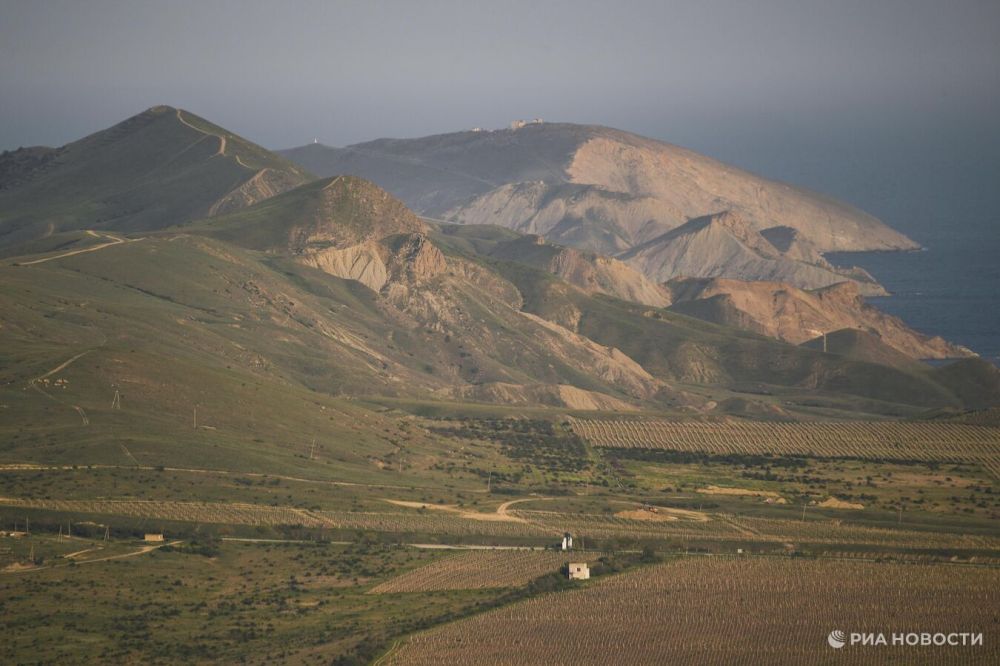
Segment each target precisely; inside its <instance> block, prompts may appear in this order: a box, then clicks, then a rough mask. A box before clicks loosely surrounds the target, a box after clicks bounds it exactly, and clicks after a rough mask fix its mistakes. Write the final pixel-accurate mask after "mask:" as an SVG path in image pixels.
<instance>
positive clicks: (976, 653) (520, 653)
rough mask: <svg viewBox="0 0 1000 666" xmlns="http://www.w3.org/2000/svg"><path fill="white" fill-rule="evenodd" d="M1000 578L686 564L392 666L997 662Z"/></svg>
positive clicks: (597, 587) (433, 647)
mask: <svg viewBox="0 0 1000 666" xmlns="http://www.w3.org/2000/svg"><path fill="white" fill-rule="evenodd" d="M998 590H1000V572H998V571H997V570H996V569H978V568H962V567H954V566H948V565H912V564H911V565H901V564H885V563H855V562H831V561H808V560H788V559H784V560H778V559H714V558H713V559H707V558H690V559H680V560H676V561H672V562H668V563H664V564H660V565H655V566H653V567H649V568H639V569H633V570H630V571H628V572H626V573H624V574H622V575H619V576H615V577H611V578H607V579H602V580H597V581H592V582H591V583H590V584H588V585H587V586H585V587H583V588H582V589H579V590H574V591H570V592H566V593H562V594H549V595H544V596H541V597H536V598H534V599H531V600H529V601H525V602H522V603H519V604H515V605H512V606H507V607H504V608H501V609H498V610H495V611H491V612H488V613H485V614H482V615H478V616H475V617H473V618H470V619H467V620H464V621H460V622H457V623H453V624H450V625H446V626H444V627H441V628H439V629H434V630H430V631H427V632H423V633H420V634H417V635H415V636H413V637H412V638H411V639H410V640H409V641H407V642H406V643H404V644H402V645H401V646H400V647H399V648H398V649H397V650H396V651H394V652H393V653H392V654H391V655H390V657H389V659H388V663H392V664H438V663H461V664H500V663H503V664H541V663H578V664H604V663H607V655H611V654H613V655H615V660H616V661H618V662H619V663H630V664H659V663H681V664H684V663H699V664H701V663H709V664H731V663H827V662H830V661H831V660H836V661H837V662H838V663H840V662H843V661H847V662H850V663H872V662H880V663H881V662H907V663H915V662H922V663H931V662H933V663H939V664H944V663H991V662H993V663H995V661H996V660H997V659H998V658H1000V650H998V647H997V644H996V642H995V640H991V639H992V638H993V637H992V635H991V632H992V631H994V629H995V626H996V623H997V622H998V620H1000V615H998V613H1000V611H998V610H997V609H1000V592H998ZM834 629H840V630H842V631H846V632H885V633H886V634H889V633H890V632H893V631H897V632H900V631H928V632H945V633H947V632H982V633H984V634H985V642H984V644H983V645H982V646H976V647H907V648H905V649H900V648H895V649H894V648H892V647H862V646H847V647H845V648H844V649H843V650H841V651H839V652H838V651H834V649H832V648H831V647H830V646H828V645H827V634H828V633H829V632H830V631H832V630H834Z"/></svg>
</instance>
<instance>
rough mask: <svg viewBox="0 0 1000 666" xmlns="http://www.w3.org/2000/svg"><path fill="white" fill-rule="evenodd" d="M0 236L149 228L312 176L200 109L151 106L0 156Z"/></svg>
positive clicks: (7, 239) (217, 210) (213, 211)
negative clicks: (72, 137) (50, 144)
mask: <svg viewBox="0 0 1000 666" xmlns="http://www.w3.org/2000/svg"><path fill="white" fill-rule="evenodd" d="M0 178H2V180H0V245H5V246H15V245H17V244H19V243H25V242H28V241H31V240H34V239H36V238H39V237H42V236H46V235H51V234H53V233H58V232H63V231H72V230H79V229H114V230H117V231H150V230H155V229H161V228H164V227H167V226H171V225H175V224H178V223H182V222H186V221H190V220H193V219H197V218H201V217H204V216H206V215H218V214H221V213H225V212H227V211H232V210H236V209H239V208H242V207H244V206H248V205H251V204H253V203H256V202H258V201H262V200H264V199H266V198H268V197H271V196H274V195H275V194H278V193H280V192H284V191H286V190H289V189H291V188H293V187H296V186H298V185H301V184H303V183H306V182H308V181H310V180H312V178H313V177H312V176H311V175H310V174H309V173H308V172H307V171H306V170H304V169H302V168H301V167H298V166H296V165H294V164H292V163H290V162H288V161H287V160H285V159H283V158H281V157H278V156H277V155H275V154H273V153H271V152H269V151H267V150H265V149H264V148H261V147H260V146H258V145H256V144H254V143H251V142H250V141H247V140H246V139H244V138H242V137H240V136H238V135H236V134H234V133H232V132H229V131H228V130H225V129H223V128H221V127H218V126H217V125H213V124H212V123H210V122H208V121H207V120H204V119H203V118H199V117H198V116H196V115H194V114H192V113H189V112H187V111H184V110H182V109H177V108H174V107H171V106H154V107H152V108H150V109H147V110H146V111H144V112H142V113H140V114H138V115H135V116H132V117H131V118H128V119H126V120H124V121H122V122H120V123H118V124H117V125H114V126H113V127H110V128H108V129H106V130H102V131H100V132H96V133H94V134H91V135H89V136H87V137H84V138H82V139H80V140H78V141H74V142H73V143H70V144H67V145H65V146H62V147H61V148H35V149H31V151H30V154H29V153H28V152H26V151H15V152H12V153H10V152H8V153H4V154H3V155H2V156H0Z"/></svg>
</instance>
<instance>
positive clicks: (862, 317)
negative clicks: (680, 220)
mask: <svg viewBox="0 0 1000 666" xmlns="http://www.w3.org/2000/svg"><path fill="white" fill-rule="evenodd" d="M667 287H668V288H670V290H671V291H672V293H673V297H674V301H675V303H674V305H673V306H672V309H674V310H676V311H678V312H682V313H684V314H689V315H691V316H695V317H699V318H701V319H706V320H708V321H714V322H715V323H718V324H724V325H728V326H736V327H738V328H745V329H748V330H753V331H755V332H758V333H762V334H764V335H768V336H771V337H775V338H779V339H781V340H785V341H787V342H791V343H793V344H801V343H803V342H806V341H809V340H813V339H815V338H817V337H819V336H821V335H822V334H823V333H833V332H835V331H840V330H843V329H854V330H857V331H861V332H863V333H866V334H870V335H873V336H875V337H876V338H877V339H878V340H879V341H880V343H881V344H884V345H886V346H888V347H890V348H892V349H895V350H896V351H897V352H900V353H901V354H903V355H905V356H907V357H909V358H911V359H921V358H957V357H964V356H974V354H973V353H972V352H971V351H969V350H968V349H965V348H964V347H960V346H958V345H953V344H951V343H949V342H946V341H945V340H943V339H941V338H939V337H929V336H926V335H922V334H921V333H918V332H917V331H914V330H913V329H911V328H909V327H908V326H907V325H906V324H905V323H903V321H902V320H901V319H899V318H898V317H894V316H892V315H888V314H885V313H884V312H881V311H880V310H878V309H877V308H875V307H873V306H871V305H868V304H867V303H865V301H864V298H863V296H862V294H861V291H860V290H859V288H858V286H857V285H856V284H855V283H853V282H841V283H838V284H834V285H831V286H829V287H824V288H821V289H815V290H804V289H798V288H796V287H793V286H792V285H789V284H784V283H778V282H747V281H741V280H726V279H718V278H717V279H707V280H705V279H702V280H698V279H681V280H673V281H671V282H668V283H667Z"/></svg>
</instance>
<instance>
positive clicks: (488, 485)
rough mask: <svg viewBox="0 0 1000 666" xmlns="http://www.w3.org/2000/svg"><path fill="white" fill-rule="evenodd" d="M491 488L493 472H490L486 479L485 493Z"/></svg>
mask: <svg viewBox="0 0 1000 666" xmlns="http://www.w3.org/2000/svg"><path fill="white" fill-rule="evenodd" d="M492 486H493V470H490V475H489V477H488V478H487V479H486V492H490V488H491V487H492Z"/></svg>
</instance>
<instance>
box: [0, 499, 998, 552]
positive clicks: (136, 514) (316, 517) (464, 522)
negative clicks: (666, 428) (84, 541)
mask: <svg viewBox="0 0 1000 666" xmlns="http://www.w3.org/2000/svg"><path fill="white" fill-rule="evenodd" d="M0 506H10V507H24V508H30V509H42V510H47V511H58V512H61V513H70V514H78V515H81V516H85V515H109V516H127V517H130V518H143V519H150V520H172V521H181V522H193V523H213V524H220V525H252V526H281V525H285V526H302V527H308V528H327V529H345V530H365V531H372V532H388V533H394V534H439V535H451V536H470V537H483V538H491V537H496V538H500V537H508V538H536V539H542V538H552V539H553V540H557V537H558V536H560V535H562V533H563V532H567V531H568V532H571V533H572V534H574V535H577V536H578V537H579V538H580V540H581V543H582V545H586V544H587V540H589V539H593V540H595V541H596V540H609V539H617V540H633V541H638V540H644V539H645V540H649V539H653V540H661V541H662V540H668V541H678V542H688V541H699V542H701V541H756V542H763V543H785V542H789V541H791V542H795V543H801V544H832V545H837V544H863V545H870V546H884V547H898V548H989V549H1000V539H998V538H996V537H993V536H970V535H962V534H954V533H948V534H945V533H936V532H921V531H916V530H907V529H885V528H875V527H863V526H857V525H849V524H841V523H840V522H839V521H833V520H813V519H810V520H807V521H800V520H785V519H772V518H758V517H749V516H730V515H727V514H722V513H702V514H696V513H695V512H691V513H692V515H697V516H698V517H699V518H698V519H693V518H688V519H684V518H679V519H676V520H665V521H662V522H652V521H649V520H637V519H634V518H628V517H621V516H616V515H613V514H599V513H562V512H558V511H540V510H512V511H510V514H509V515H511V516H513V517H515V518H518V519H520V520H519V521H488V520H472V519H469V518H463V517H461V516H458V515H450V514H447V513H431V512H427V513H421V512H417V511H414V512H410V513H402V512H396V513H392V512H385V513H383V512H368V511H325V510H308V509H299V508H295V507H281V506H269V505H265V504H243V503H223V502H215V503H213V502H172V501H163V500H133V499H105V500H59V499H7V498H4V499H0ZM904 527H905V526H904ZM593 545H594V546H598V544H597V543H594V544H593Z"/></svg>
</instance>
